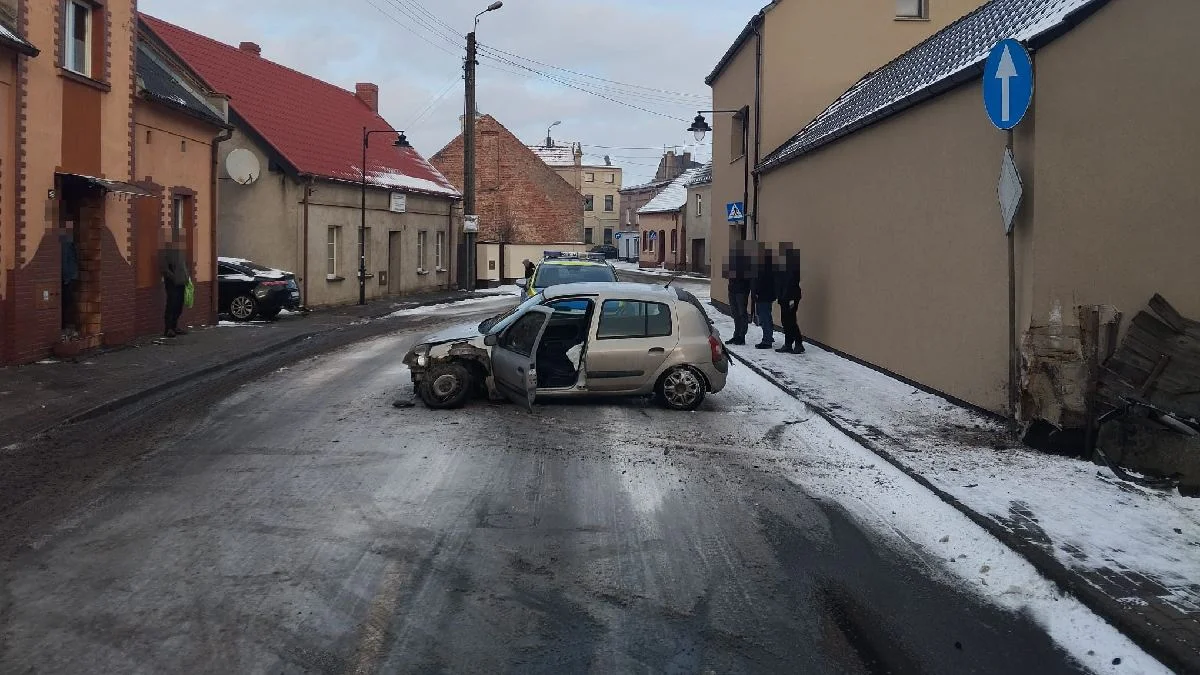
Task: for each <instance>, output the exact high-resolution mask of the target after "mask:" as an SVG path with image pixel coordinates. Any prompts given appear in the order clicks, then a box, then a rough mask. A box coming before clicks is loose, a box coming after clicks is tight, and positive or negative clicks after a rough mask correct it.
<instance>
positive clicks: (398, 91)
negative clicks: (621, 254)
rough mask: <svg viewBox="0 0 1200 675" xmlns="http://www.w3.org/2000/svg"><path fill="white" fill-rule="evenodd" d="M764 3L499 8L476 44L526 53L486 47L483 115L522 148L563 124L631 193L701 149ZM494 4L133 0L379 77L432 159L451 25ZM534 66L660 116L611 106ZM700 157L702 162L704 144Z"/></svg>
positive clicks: (334, 78) (443, 137)
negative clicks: (706, 118)
mask: <svg viewBox="0 0 1200 675" xmlns="http://www.w3.org/2000/svg"><path fill="white" fill-rule="evenodd" d="M765 1H766V0H687V1H684V0H605V1H603V2H597V1H595V0H506V1H505V4H504V7H503V8H502V9H500V10H498V11H496V12H492V13H489V14H486V15H484V17H483V18H482V19H481V23H480V26H479V32H478V35H479V42H480V44H481V45H485V46H487V47H492V48H495V49H497V50H502V51H503V52H508V53H511V54H514V55H517V56H519V57H521V58H516V57H514V56H509V55H506V54H496V53H492V54H491V55H485V56H483V58H481V59H480V68H479V84H478V92H479V93H478V96H479V109H480V112H483V113H487V114H491V115H494V116H495V117H496V118H497V119H499V120H500V122H501V123H502V124H504V125H505V126H507V127H508V128H509V129H510V130H512V132H513V133H515V134H516V135H517V136H518V137H520V138H521V139H522V140H524V141H526V142H527V143H537V142H540V141H543V142H544V140H545V135H546V127H547V126H548V125H549V124H550V123H551V122H554V121H556V120H561V121H562V125H561V126H559V127H557V128H555V130H554V138H555V140H562V141H579V142H582V143H584V144H585V152H588V153H594V154H589V156H587V157H585V158H584V160H585V161H590V162H594V163H602V162H603V157H602V156H603V155H604V154H606V153H607V154H609V155H611V156H612V161H613V163H614V164H616V165H619V166H622V167H623V168H624V169H625V184H626V185H633V184H635V183H638V182H644V181H645V180H647V179H648V178H649V177H650V176H651V175H652V174H653V173H654V167H655V166H656V165H657V163H658V157H659V156H661V154H662V150H661V149H662V147H663V146H670V145H679V146H683V145H685V144H692V145H695V139H694V138H693V137H692V134H690V133H688V132H687V131H686V129H687V127H688V125H689V124H690V121H691V118H692V117H694V116H695V114H696V111H697V110H700V109H708V108H710V107H711V95H710V90H709V88H708V87H707V86H705V84H704V78H705V76H707V75H708V73H709V72H710V71H711V70H712V67H713V66H714V65H716V62H717V60H718V59H720V57H721V55H722V54H724V52H725V50H726V49H727V48H728V46H729V44H730V43H731V42H732V41H733V39H734V38H735V37H737V34H738V33H739V32H740V31H741V29H742V28H743V27H744V26H745V24H746V21H747V20H749V18H750V17H751V16H752V15H753V14H754V12H756V11H758V10H759V9H760V8H761V6H762V5H763V4H765ZM489 2H490V0H338V2H329V0H202V1H201V0H140V2H139V3H138V4H139V8H140V9H141V10H142V11H144V12H146V13H148V14H151V15H154V16H157V17H159V18H162V19H165V20H167V21H170V22H172V23H176V24H179V25H182V26H184V27H186V28H188V29H190V30H194V31H196V32H198V33H202V34H204V35H208V36H209V37H212V38H215V39H217V40H220V41H222V42H226V43H230V44H234V45H236V44H238V43H239V42H241V41H244V40H245V41H252V42H257V43H259V44H260V45H262V48H263V56H264V57H265V58H269V59H271V60H273V61H276V62H279V63H282V64H284V65H287V66H290V67H292V68H296V69H297V70H300V71H303V72H305V73H308V74H311V75H313V76H315V77H318V78H321V79H323V80H326V81H328V82H332V83H334V84H337V85H339V86H342V87H345V88H347V89H351V90H352V89H353V88H354V83H355V82H375V83H376V84H378V85H379V87H380V107H381V108H382V110H381V112H382V113H383V115H384V117H385V118H387V120H388V121H389V122H390V123H391V124H392V125H393V126H395V127H396V128H398V129H404V130H407V132H408V136H409V139H410V140H411V141H412V142H413V144H414V145H415V146H416V147H417V149H418V150H420V151H421V152H422V153H423V154H425V155H426V156H429V155H432V154H433V153H435V152H437V151H438V150H440V149H441V148H442V147H443V146H444V145H445V144H446V143H448V142H449V141H450V139H451V138H452V137H453V136H455V135H456V134H457V133H458V124H459V116H460V115H461V114H462V109H463V103H462V101H463V94H462V58H463V53H464V49H465V40H464V39H463V38H462V37H457V38H455V37H454V36H453V35H452V34H451V28H450V27H453V29H454V32H456V33H458V34H459V35H460V36H461V35H464V34H465V33H467V32H468V31H469V30H470V27H471V22H472V17H473V16H474V14H475V13H476V12H479V11H481V10H482V9H484V8H485V7H486V6H487V5H488V3H489ZM443 24H444V25H443ZM434 27H436V28H437V30H434ZM496 57H498V58H500V59H507V60H508V61H510V62H515V63H517V64H520V65H519V66H518V65H513V63H504V62H498V61H497V60H496ZM522 59H529V60H532V61H528V60H522ZM533 61H537V62H541V64H545V65H539V64H538V63H534V62H533ZM547 66H550V67H547ZM555 68H557V69H560V70H555ZM529 69H532V70H538V71H543V72H545V73H548V74H550V75H551V76H553V77H554V78H557V79H560V80H566V81H568V82H570V83H571V84H573V85H576V86H578V87H582V88H585V89H591V90H592V91H594V92H597V93H599V94H602V95H603V96H607V97H610V98H614V99H617V100H620V101H622V102H623V103H626V104H629V105H633V106H637V107H639V108H645V109H648V110H651V111H654V113H659V114H652V113H650V112H643V111H641V110H636V109H633V108H630V107H627V106H623V105H618V104H616V103H612V102H610V101H607V100H605V99H604V98H601V97H600V96H596V95H593V94H589V93H584V92H582V91H579V90H578V89H574V88H570V87H567V86H564V85H562V84H560V83H557V82H555V81H552V80H551V79H548V78H546V77H543V76H541V75H538V74H535V73H533V72H530V70H529ZM561 69H568V70H571V71H576V73H579V74H572V73H569V72H566V71H565V70H561ZM585 75H586V76H592V77H585ZM593 78H604V79H605V80H611V81H614V82H616V83H620V84H614V83H611V82H605V81H602V80H599V79H593ZM625 85H637V86H638V87H643V88H644V89H631V88H628V87H627V86H625ZM439 96H441V98H440V99H439ZM430 104H433V105H432V107H430ZM298 112H299V111H298ZM670 118H677V119H670ZM705 140H706V143H707V142H710V141H711V138H708V139H705ZM600 146H609V148H604V147H600ZM692 149H693V150H695V148H692ZM699 150H700V153H701V154H703V156H704V158H707V156H708V153H709V150H708V147H707V145H705V146H702V147H700V148H699Z"/></svg>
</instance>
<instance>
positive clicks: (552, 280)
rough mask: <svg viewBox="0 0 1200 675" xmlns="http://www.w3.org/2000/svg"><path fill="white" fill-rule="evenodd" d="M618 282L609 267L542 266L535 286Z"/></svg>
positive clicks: (534, 283)
mask: <svg viewBox="0 0 1200 675" xmlns="http://www.w3.org/2000/svg"><path fill="white" fill-rule="evenodd" d="M616 280H617V276H616V274H614V273H613V270H612V268H611V267H609V266H608V265H542V266H541V268H540V269H539V270H538V273H537V278H536V279H535V280H534V282H533V285H534V286H536V287H537V288H546V287H549V286H556V285H558V284H578V283H588V282H593V281H616Z"/></svg>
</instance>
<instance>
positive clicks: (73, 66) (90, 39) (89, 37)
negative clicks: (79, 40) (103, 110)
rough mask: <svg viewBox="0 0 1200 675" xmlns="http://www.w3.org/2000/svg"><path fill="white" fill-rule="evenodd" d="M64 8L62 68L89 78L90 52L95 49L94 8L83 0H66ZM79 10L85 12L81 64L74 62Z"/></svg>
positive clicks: (90, 66) (90, 73)
mask: <svg viewBox="0 0 1200 675" xmlns="http://www.w3.org/2000/svg"><path fill="white" fill-rule="evenodd" d="M66 10H67V11H66V15H65V16H64V17H63V19H64V21H63V45H64V47H63V68H66V69H67V70H69V71H71V72H72V73H76V74H78V75H82V76H84V77H87V78H91V77H92V52H93V51H94V50H95V39H96V36H95V35H94V31H93V30H92V26H93V25H94V24H95V16H94V12H95V11H96V8H95V7H94V6H93V5H91V4H90V3H87V2H84V1H83V0H67V6H66ZM80 11H83V12H84V13H85V15H84V19H85V23H84V30H85V33H86V34H85V37H84V43H83V63H82V64H79V63H76V62H75V23H76V20H77V18H78V15H77V13H78V12H80Z"/></svg>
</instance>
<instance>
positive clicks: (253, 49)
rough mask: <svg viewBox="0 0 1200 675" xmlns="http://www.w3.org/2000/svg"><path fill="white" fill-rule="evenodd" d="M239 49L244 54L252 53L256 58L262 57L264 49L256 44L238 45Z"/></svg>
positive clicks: (244, 43)
mask: <svg viewBox="0 0 1200 675" xmlns="http://www.w3.org/2000/svg"><path fill="white" fill-rule="evenodd" d="M238 49H241V50H242V51H244V52H250V53H251V54H253V55H255V56H262V47H259V46H258V44H257V43H255V42H243V43H242V44H240V45H238Z"/></svg>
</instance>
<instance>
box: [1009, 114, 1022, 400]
mask: <svg viewBox="0 0 1200 675" xmlns="http://www.w3.org/2000/svg"><path fill="white" fill-rule="evenodd" d="M1007 147H1008V149H1009V151H1013V131H1012V129H1009V130H1008V144H1007ZM1016 232H1017V227H1016V223H1013V227H1012V228H1011V229H1010V231H1009V232H1008V409H1009V412H1010V413H1011V414H1012V418H1013V419H1014V420H1015V419H1016V418H1017V408H1018V405H1019V397H1020V383H1019V381H1018V380H1019V378H1020V375H1021V362H1020V354H1019V352H1018V350H1017V244H1016Z"/></svg>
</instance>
